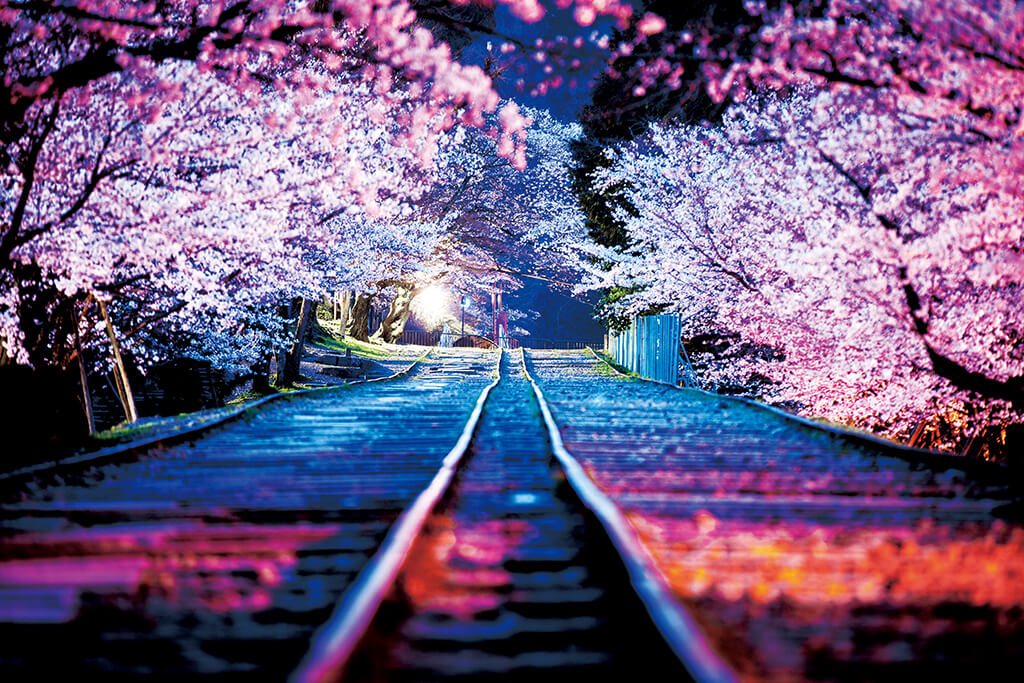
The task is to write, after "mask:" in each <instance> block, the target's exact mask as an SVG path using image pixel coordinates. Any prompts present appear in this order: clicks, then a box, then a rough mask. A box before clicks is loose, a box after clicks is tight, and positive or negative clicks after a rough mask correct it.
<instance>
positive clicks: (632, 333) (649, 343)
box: [608, 314, 697, 387]
mask: <svg viewBox="0 0 1024 683" xmlns="http://www.w3.org/2000/svg"><path fill="white" fill-rule="evenodd" d="M681 334H682V325H681V323H680V320H679V316H678V315H675V314H663V315H645V316H641V317H638V318H634V319H633V321H632V322H631V323H630V325H629V328H628V329H625V330H622V331H621V332H612V333H611V334H609V336H608V353H609V354H610V355H611V357H612V358H613V359H614V360H615V362H616V363H618V364H619V365H622V366H624V367H626V368H627V369H629V370H630V371H631V372H635V373H636V374H638V375H640V376H641V377H648V378H650V379H655V380H658V381H659V382H668V383H669V384H679V383H680V381H682V384H683V385H684V386H688V387H693V386H697V378H696V375H695V374H694V372H693V366H692V365H690V359H689V358H688V357H687V355H686V349H685V348H683V346H682V345H681V344H680V336H681Z"/></svg>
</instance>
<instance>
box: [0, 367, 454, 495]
mask: <svg viewBox="0 0 1024 683" xmlns="http://www.w3.org/2000/svg"><path fill="white" fill-rule="evenodd" d="M433 351H434V347H431V348H429V349H427V350H426V351H425V352H424V353H423V354H422V355H421V356H420V357H419V358H417V359H416V360H414V361H413V362H412V363H410V364H409V365H408V366H406V367H404V368H402V369H401V370H399V371H398V372H396V373H394V374H391V375H388V376H386V377H374V378H373V379H360V380H355V381H353V382H345V383H344V384H335V385H330V386H326V387H316V388H315V389H301V390H299V391H290V392H287V393H281V394H272V395H270V396H264V397H263V398H259V399H256V400H255V401H251V402H249V403H245V404H243V405H241V406H239V407H238V408H236V409H235V410H233V411H230V412H228V413H225V414H224V415H222V416H220V417H217V418H214V419H213V420H210V421H208V422H203V423H201V424H198V425H195V426H193V427H189V428H187V429H179V430H173V431H162V432H157V433H156V434H153V435H150V436H147V437H144V438H142V439H139V440H137V441H129V442H128V443H121V444H117V445H115V446H108V447H107V448H101V449H99V450H96V451H92V452H90V453H83V454H81V455H73V456H71V457H69V458H63V459H61V460H49V461H46V462H41V463H36V464H34V465H26V466H25V467H20V468H18V469H16V470H11V471H10V472H0V483H2V482H6V481H11V480H16V479H19V478H22V477H29V476H33V475H36V474H39V473H42V472H49V471H53V470H60V469H63V468H65V467H75V466H82V465H85V466H91V465H97V464H100V463H103V462H106V461H108V460H114V459H116V458H118V457H119V456H124V455H128V454H130V453H133V452H135V451H141V450H146V449H150V448H154V447H157V446H169V445H172V444H176V443H181V442H182V441H187V440H188V439H190V438H191V437H194V436H198V435H200V434H203V433H205V432H208V431H210V430H211V429H215V428H217V427H220V426H222V425H225V424H227V423H229V422H232V421H234V420H237V419H238V418H240V417H242V416H244V415H251V414H253V413H254V412H256V411H259V410H262V409H263V408H264V407H266V406H267V405H268V404H269V403H272V402H274V401H282V400H285V399H288V400H291V399H294V398H298V397H299V396H307V395H309V394H314V393H325V392H328V391H340V390H343V389H345V388H347V387H352V386H356V385H358V384H369V383H371V382H383V381H388V380H393V379H398V378H400V377H404V376H406V375H408V374H409V373H410V372H412V371H413V369H414V368H415V367H416V366H417V365H419V364H420V363H421V362H423V361H424V360H426V358H427V356H429V355H430V354H431V353H432V352H433Z"/></svg>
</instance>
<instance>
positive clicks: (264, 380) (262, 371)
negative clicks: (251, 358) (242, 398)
mask: <svg viewBox="0 0 1024 683" xmlns="http://www.w3.org/2000/svg"><path fill="white" fill-rule="evenodd" d="M273 357H274V354H273V353H272V352H270V351H267V352H266V353H264V354H263V355H262V356H261V357H260V359H259V360H258V361H256V362H255V363H253V364H252V366H251V370H252V390H253V393H256V394H269V393H270V359H271V358H273Z"/></svg>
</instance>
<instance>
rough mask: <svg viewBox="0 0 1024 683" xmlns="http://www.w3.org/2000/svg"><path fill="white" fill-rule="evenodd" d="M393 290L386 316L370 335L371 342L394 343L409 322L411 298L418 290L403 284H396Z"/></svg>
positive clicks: (400, 336) (414, 296)
mask: <svg viewBox="0 0 1024 683" xmlns="http://www.w3.org/2000/svg"><path fill="white" fill-rule="evenodd" d="M395 290H396V294H395V298H394V299H392V300H391V308H390V309H389V310H388V315H387V317H386V318H384V320H383V321H382V322H381V324H380V327H378V328H377V331H376V332H374V333H373V336H372V337H370V341H372V342H382V341H383V342H386V343H388V344H395V343H397V342H398V340H399V339H401V338H402V333H403V332H404V331H405V324H406V323H407V322H409V316H410V314H411V313H412V308H411V306H412V300H413V299H414V298H416V295H417V294H419V290H418V289H414V288H413V287H406V286H404V285H396V286H395Z"/></svg>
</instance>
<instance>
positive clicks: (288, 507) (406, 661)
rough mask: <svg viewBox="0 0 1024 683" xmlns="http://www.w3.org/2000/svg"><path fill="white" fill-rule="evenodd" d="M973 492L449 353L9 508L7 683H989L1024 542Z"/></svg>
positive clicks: (601, 375)
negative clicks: (662, 681) (57, 651)
mask: <svg viewBox="0 0 1024 683" xmlns="http://www.w3.org/2000/svg"><path fill="white" fill-rule="evenodd" d="M452 444H454V446H453V445H452ZM894 455H895V456H897V457H895V458H894V457H893V456H894ZM959 465H963V463H961V462H959V461H955V462H954V461H951V460H949V459H942V458H933V457H931V456H929V455H928V454H923V453H920V452H910V451H907V452H903V451H899V450H898V449H896V450H893V448H890V447H888V446H884V445H882V444H877V443H871V442H870V440H869V442H861V443H858V442H857V441H856V438H855V437H853V436H850V435H846V434H842V433H836V432H835V431H834V430H833V431H832V433H825V432H824V431H823V430H822V429H820V428H819V427H818V426H817V425H808V424H798V423H796V422H794V421H792V420H791V419H790V418H788V417H786V416H783V415H778V414H773V413H770V412H768V411H766V410H765V409H764V408H763V407H760V406H754V405H749V404H747V403H743V402H742V401H737V400H734V399H728V398H725V397H717V396H713V395H709V394H704V393H701V392H695V391H683V390H679V389H677V388H675V387H670V386H663V385H658V384H656V383H652V382H647V381H641V380H637V379H633V378H627V377H623V376H621V375H619V374H617V373H616V372H615V371H614V370H613V369H612V368H611V367H610V366H609V365H607V364H606V363H605V362H604V361H603V360H602V359H601V358H599V357H597V356H596V355H594V354H592V353H591V352H587V353H564V352H562V353H559V352H542V351H531V352H529V353H528V354H526V353H524V352H523V351H521V350H517V351H514V352H507V351H506V352H499V351H477V350H474V351H469V350H464V351H445V350H435V351H433V352H431V356H430V357H424V358H421V359H420V360H419V361H417V362H416V363H414V364H413V365H411V366H410V367H408V368H406V369H405V372H404V373H403V374H402V376H401V377H399V378H397V379H394V380H384V381H380V382H376V383H374V384H372V385H371V384H366V385H359V386H351V387H347V388H341V389H325V390H320V391H317V392H314V393H310V394H306V395H305V396H304V397H302V399H301V400H292V401H289V400H287V399H279V400H275V401H274V402H272V404H271V405H269V406H265V407H264V408H263V409H262V410H260V411H250V412H248V413H245V414H242V415H239V416H235V417H234V418H233V421H230V422H228V423H226V424H224V425H222V426H221V427H220V428H218V429H214V430H212V431H210V430H209V429H207V431H205V432H203V433H202V434H193V435H191V436H185V437H180V436H179V437H178V438H177V440H174V439H171V440H168V441H165V442H160V443H156V444H150V445H149V446H147V447H146V448H141V447H140V448H136V449H134V450H132V449H129V450H127V451H124V450H122V451H119V452H118V453H113V452H111V453H106V454H100V456H98V457H97V458H94V459H92V460H89V459H88V458H80V459H79V460H77V461H75V462H73V463H66V464H64V465H60V466H48V467H40V468H35V469H33V470H31V471H22V472H19V473H16V475H15V476H8V477H7V478H6V480H5V481H4V482H3V484H2V485H0V493H2V495H3V500H2V504H0V534H2V536H0V622H3V621H6V622H7V624H5V625H0V643H4V645H0V670H6V672H8V673H10V674H12V678H17V677H18V676H23V677H27V676H28V675H29V672H31V674H32V675H38V674H39V673H40V670H42V672H43V673H46V672H56V673H63V674H69V673H77V672H79V671H81V670H82V669H92V670H94V671H96V670H102V671H104V672H105V673H106V674H107V675H108V676H109V677H112V678H129V679H131V678H140V677H142V678H145V679H146V680H155V679H165V680H180V679H181V678H182V677H183V676H201V677H205V678H209V679H210V680H213V679H217V680H227V679H236V678H237V679H244V680H254V679H260V680H283V679H285V678H289V677H290V678H291V680H295V681H321V680H332V679H337V678H339V677H340V678H344V679H345V680H380V681H385V680H386V681H404V680H408V681H423V680H471V679H480V678H484V677H486V678H488V680H493V679H494V678H498V679H506V680H523V679H524V678H529V679H533V678H539V679H547V680H554V679H556V678H564V677H565V676H566V675H572V673H581V674H587V673H595V672H601V673H608V672H610V671H614V672H615V673H616V674H618V675H621V676H623V677H624V676H627V675H638V676H641V677H645V678H650V679H654V678H666V679H672V680H677V679H679V678H685V677H692V678H694V679H697V680H708V681H711V680H735V679H737V678H742V679H751V680H756V679H804V678H812V679H843V678H853V679H858V678H859V679H863V678H874V679H878V678H886V677H887V676H888V677H891V676H893V675H897V676H902V675H906V673H907V672H914V671H925V672H927V673H928V674H935V673H937V672H938V673H941V672H942V671H944V670H945V671H954V672H967V671H969V670H972V669H974V670H981V671H993V672H994V671H996V668H995V667H997V666H1004V665H1006V664H1015V663H1020V662H1021V660H1022V659H1024V645H1022V640H1024V618H1022V616H1021V610H1022V608H1024V598H1022V597H1021V596H1024V577H1022V576H1021V573H1020V572H1019V571H1018V570H1016V569H1015V567H1019V566H1020V562H1019V560H1021V559H1024V529H1022V528H1021V526H1020V525H1019V524H1018V523H1016V522H1012V521H1011V522H1003V521H1000V520H997V519H996V517H995V516H994V515H995V514H996V513H997V512H998V510H999V508H1000V506H1002V505H1004V504H1005V503H1006V502H1007V501H1008V500H1012V499H1013V496H1015V495H1016V493H1015V491H1016V489H1015V487H1014V486H1012V485H1011V484H1012V482H1007V481H1005V472H1002V471H998V472H995V471H994V470H992V471H990V469H989V468H984V467H978V468H974V470H975V471H972V473H971V476H967V475H966V474H965V473H964V472H963V471H961V469H960V468H958V466H959ZM962 469H966V466H965V467H963V468H962ZM957 563H960V564H961V565H963V566H962V567H961V566H958V564H957ZM917 575H921V576H922V577H923V580H915V576H917ZM979 629H981V631H980V632H979ZM54 642H59V643H60V645H61V647H62V648H63V649H64V653H63V654H64V656H63V657H61V658H53V657H52V656H50V655H51V653H52V649H53V646H52V643H54ZM310 643H311V645H310ZM972 648H973V649H972ZM922 662H924V663H923V664H922ZM914 667H916V668H914ZM957 667H959V668H957ZM886 672H888V673H886Z"/></svg>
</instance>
